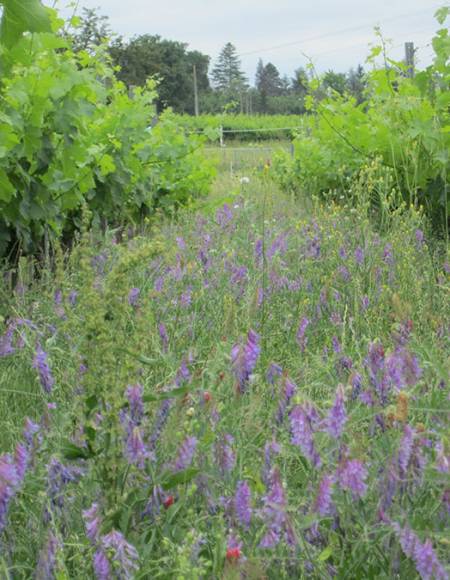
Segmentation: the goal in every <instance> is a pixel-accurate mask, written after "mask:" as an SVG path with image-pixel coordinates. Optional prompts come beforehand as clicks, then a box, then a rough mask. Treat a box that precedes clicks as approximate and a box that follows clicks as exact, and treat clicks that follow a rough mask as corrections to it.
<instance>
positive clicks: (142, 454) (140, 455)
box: [125, 427, 151, 469]
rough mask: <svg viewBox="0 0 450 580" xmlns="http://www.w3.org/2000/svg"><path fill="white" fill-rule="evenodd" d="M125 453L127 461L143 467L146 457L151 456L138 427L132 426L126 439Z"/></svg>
mask: <svg viewBox="0 0 450 580" xmlns="http://www.w3.org/2000/svg"><path fill="white" fill-rule="evenodd" d="M125 454H126V457H127V459H128V462H129V463H130V464H132V465H136V466H137V467H139V469H143V468H144V465H145V461H146V459H148V458H149V457H151V454H150V453H149V451H148V450H147V448H146V446H145V444H144V441H143V439H142V433H141V429H140V427H133V428H132V430H131V432H130V433H129V435H128V437H127V439H126V447H125Z"/></svg>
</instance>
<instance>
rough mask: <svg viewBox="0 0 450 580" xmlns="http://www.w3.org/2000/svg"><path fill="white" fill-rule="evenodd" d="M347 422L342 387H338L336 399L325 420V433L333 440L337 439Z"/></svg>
mask: <svg viewBox="0 0 450 580" xmlns="http://www.w3.org/2000/svg"><path fill="white" fill-rule="evenodd" d="M346 422H347V414H346V412H345V404H344V387H343V386H342V385H339V386H338V388H337V390H336V397H335V399H334V403H333V406H332V407H331V409H330V411H329V413H328V416H327V418H326V419H325V431H326V432H327V433H328V434H329V435H330V436H331V437H334V438H335V439H338V438H339V437H340V436H341V435H342V432H343V430H344V425H345V423H346Z"/></svg>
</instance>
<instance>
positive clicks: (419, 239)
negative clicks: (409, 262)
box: [415, 229, 425, 248]
mask: <svg viewBox="0 0 450 580" xmlns="http://www.w3.org/2000/svg"><path fill="white" fill-rule="evenodd" d="M415 237H416V242H417V247H418V248H421V247H422V246H423V244H424V243H425V235H424V233H423V231H422V230H420V229H417V230H416V232H415Z"/></svg>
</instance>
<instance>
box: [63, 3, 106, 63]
mask: <svg viewBox="0 0 450 580" xmlns="http://www.w3.org/2000/svg"><path fill="white" fill-rule="evenodd" d="M111 34H112V31H111V28H110V27H109V19H108V17H107V16H102V15H100V14H98V12H97V11H96V10H95V9H93V8H83V9H82V13H81V16H80V19H79V25H78V26H77V27H76V28H75V30H74V32H72V33H70V34H69V36H70V37H71V40H72V46H73V50H74V51H75V52H79V51H81V50H88V51H91V50H93V49H94V48H95V47H96V46H99V45H100V44H101V43H102V42H103V41H104V40H105V38H109V37H110V36H111Z"/></svg>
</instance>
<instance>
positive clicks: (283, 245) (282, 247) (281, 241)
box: [267, 232, 288, 260]
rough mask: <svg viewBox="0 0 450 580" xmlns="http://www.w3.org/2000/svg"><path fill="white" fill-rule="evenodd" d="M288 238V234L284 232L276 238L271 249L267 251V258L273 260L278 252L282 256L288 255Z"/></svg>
mask: <svg viewBox="0 0 450 580" xmlns="http://www.w3.org/2000/svg"><path fill="white" fill-rule="evenodd" d="M287 238H288V233H287V232H283V233H281V234H279V235H278V236H276V238H275V239H274V241H273V242H272V244H271V245H270V247H269V249H268V250H267V258H268V259H269V260H271V259H272V258H273V257H274V256H275V254H276V253H277V252H278V253H279V254H280V255H282V254H284V253H286V251H287Z"/></svg>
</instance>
